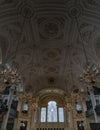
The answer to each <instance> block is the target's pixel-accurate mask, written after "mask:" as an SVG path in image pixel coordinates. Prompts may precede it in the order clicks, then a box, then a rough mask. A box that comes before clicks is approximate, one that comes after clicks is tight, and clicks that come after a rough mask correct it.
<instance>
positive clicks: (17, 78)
mask: <svg viewBox="0 0 100 130" xmlns="http://www.w3.org/2000/svg"><path fill="white" fill-rule="evenodd" d="M25 18H26V17H25ZM25 18H24V20H23V23H22V30H21V35H20V38H19V39H18V41H17V45H16V49H15V54H14V56H13V58H12V61H11V62H10V63H8V62H7V63H5V64H4V63H2V50H1V48H0V91H3V90H5V88H6V87H7V86H10V87H12V88H16V87H17V88H18V87H19V86H20V87H19V88H18V89H20V88H21V87H22V78H21V75H20V74H19V66H18V63H17V62H16V55H17V51H18V48H19V44H20V42H21V39H22V34H23V31H24V25H25V20H26V19H25ZM13 86H14V87H13ZM21 91H22V90H21Z"/></svg>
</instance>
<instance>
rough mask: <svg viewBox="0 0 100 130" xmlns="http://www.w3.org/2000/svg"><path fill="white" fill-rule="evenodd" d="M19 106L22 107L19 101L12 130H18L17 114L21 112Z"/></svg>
mask: <svg viewBox="0 0 100 130" xmlns="http://www.w3.org/2000/svg"><path fill="white" fill-rule="evenodd" d="M21 105H22V102H21V101H20V100H19V101H18V105H17V117H16V118H15V120H14V128H13V130H18V115H19V113H20V111H21Z"/></svg>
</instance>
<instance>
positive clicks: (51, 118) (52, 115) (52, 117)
mask: <svg viewBox="0 0 100 130" xmlns="http://www.w3.org/2000/svg"><path fill="white" fill-rule="evenodd" d="M56 104H57V103H56V102H55V101H50V102H48V107H47V108H48V114H47V122H57V105H56Z"/></svg>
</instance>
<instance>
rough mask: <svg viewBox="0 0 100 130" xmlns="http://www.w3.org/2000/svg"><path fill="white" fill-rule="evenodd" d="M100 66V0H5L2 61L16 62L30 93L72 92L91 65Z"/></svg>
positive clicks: (0, 12) (0, 13) (0, 7)
mask: <svg viewBox="0 0 100 130" xmlns="http://www.w3.org/2000/svg"><path fill="white" fill-rule="evenodd" d="M76 18H77V20H78V23H79V28H80V31H81V34H82V38H83V40H84V45H85V49H86V55H87V57H88V59H89V61H90V62H92V63H96V64H97V65H99V64H100V0H0V47H1V49H2V53H3V63H10V62H11V61H13V59H14V58H15V60H16V62H17V64H18V67H19V72H20V73H21V76H22V79H23V83H24V87H25V90H26V91H31V92H33V93H36V92H38V91H39V90H41V89H44V88H58V89H63V90H64V91H66V92H71V90H73V89H74V88H75V87H81V86H82V84H81V83H80V79H79V76H80V74H81V72H82V70H83V67H84V65H85V64H86V60H85V55H84V51H83V47H82V40H81V38H80V36H79V30H78V28H77V22H76Z"/></svg>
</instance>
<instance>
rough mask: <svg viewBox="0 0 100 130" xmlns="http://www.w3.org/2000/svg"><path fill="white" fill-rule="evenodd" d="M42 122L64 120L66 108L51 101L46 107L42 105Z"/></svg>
mask: <svg viewBox="0 0 100 130" xmlns="http://www.w3.org/2000/svg"><path fill="white" fill-rule="evenodd" d="M41 122H64V108H63V107H58V106H57V103H56V102H55V101H49V102H48V104H47V106H46V107H41Z"/></svg>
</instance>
